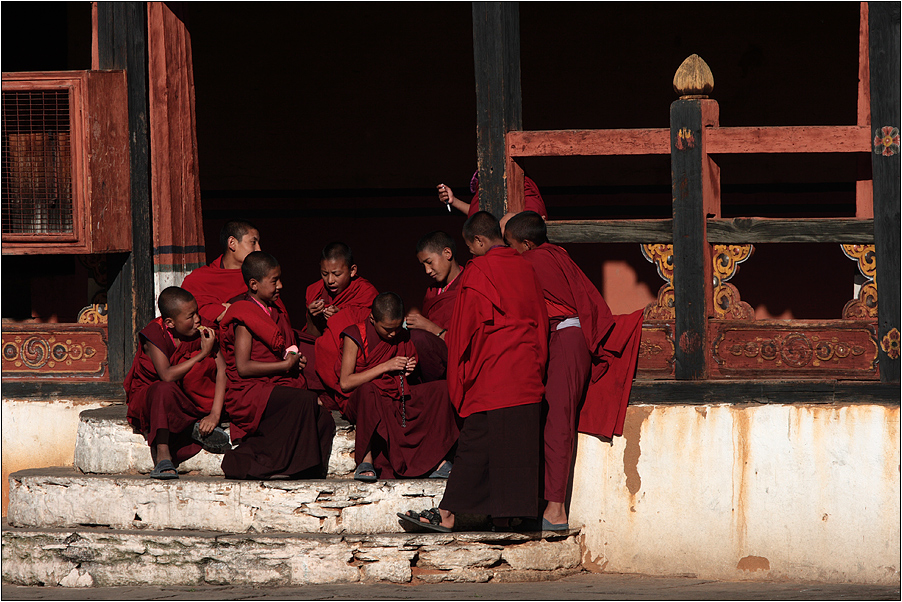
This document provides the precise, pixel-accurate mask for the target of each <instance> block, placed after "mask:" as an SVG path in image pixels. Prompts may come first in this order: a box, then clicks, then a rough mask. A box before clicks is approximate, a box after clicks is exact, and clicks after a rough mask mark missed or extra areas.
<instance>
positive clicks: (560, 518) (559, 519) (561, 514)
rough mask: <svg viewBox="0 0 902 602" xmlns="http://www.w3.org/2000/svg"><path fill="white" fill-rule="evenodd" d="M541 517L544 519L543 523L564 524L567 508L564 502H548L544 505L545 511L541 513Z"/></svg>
mask: <svg viewBox="0 0 902 602" xmlns="http://www.w3.org/2000/svg"><path fill="white" fill-rule="evenodd" d="M542 518H543V519H544V521H545V524H551V525H566V524H567V509H566V508H565V507H564V503H563V502H548V505H547V506H546V507H545V512H544V514H542Z"/></svg>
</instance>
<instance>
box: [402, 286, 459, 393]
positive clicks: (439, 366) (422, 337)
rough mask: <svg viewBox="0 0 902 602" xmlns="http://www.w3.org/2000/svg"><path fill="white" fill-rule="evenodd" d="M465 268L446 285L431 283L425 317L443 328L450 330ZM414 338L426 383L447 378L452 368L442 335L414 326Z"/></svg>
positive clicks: (424, 303)
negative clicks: (449, 326) (439, 285)
mask: <svg viewBox="0 0 902 602" xmlns="http://www.w3.org/2000/svg"><path fill="white" fill-rule="evenodd" d="M462 273H463V271H461V272H460V273H458V275H457V277H456V278H455V279H454V280H453V281H452V282H451V284H449V285H447V287H446V288H444V289H443V288H442V287H438V286H430V287H429V288H428V289H426V297H425V299H423V310H422V314H423V317H424V318H426V319H427V320H429V321H430V322H432V323H434V324H436V325H437V326H438V327H439V328H444V329H447V328H448V325H449V324H450V323H451V315H452V314H453V313H454V302H455V301H456V300H457V293H458V291H460V277H461V274H462ZM410 340H411V341H413V344H414V346H415V347H416V348H417V355H419V358H420V375H421V376H422V378H423V382H432V381H434V380H442V379H444V378H445V375H446V374H447V370H448V345H447V344H446V343H445V341H444V339H442V338H441V337H439V336H437V335H434V334H432V333H431V332H427V331H425V330H421V329H419V328H411V329H410Z"/></svg>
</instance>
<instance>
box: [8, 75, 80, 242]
mask: <svg viewBox="0 0 902 602" xmlns="http://www.w3.org/2000/svg"><path fill="white" fill-rule="evenodd" d="M69 94H70V91H69V88H60V89H51V90H22V91H4V92H3V172H2V173H3V192H2V203H3V219H2V228H3V233H4V234H67V233H71V232H72V231H73V194H72V141H71V124H70V120H69V112H70V111H69V107H70V98H69Z"/></svg>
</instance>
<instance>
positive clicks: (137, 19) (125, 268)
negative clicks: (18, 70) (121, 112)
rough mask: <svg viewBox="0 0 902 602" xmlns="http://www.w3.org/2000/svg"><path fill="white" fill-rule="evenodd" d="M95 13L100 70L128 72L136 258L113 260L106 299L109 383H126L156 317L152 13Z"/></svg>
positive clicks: (117, 5) (137, 6)
mask: <svg viewBox="0 0 902 602" xmlns="http://www.w3.org/2000/svg"><path fill="white" fill-rule="evenodd" d="M96 13H97V17H96V22H97V31H96V33H95V36H96V47H97V67H98V68H99V69H125V70H126V80H127V86H128V122H129V126H128V127H129V140H130V155H131V161H130V166H131V220H132V252H131V253H129V254H117V255H111V256H110V258H109V266H110V278H111V282H110V287H109V291H108V293H107V299H108V303H109V356H110V379H111V380H113V381H119V382H121V381H122V380H123V379H124V378H125V374H126V372H127V370H128V367H129V366H130V365H131V361H132V358H133V357H134V355H135V334H136V333H137V332H138V331H139V330H140V329H142V328H144V325H145V324H147V323H148V322H149V321H150V320H152V319H153V317H154V308H153V303H154V288H153V253H152V238H151V232H150V228H149V224H150V223H151V221H150V159H149V157H150V135H149V130H148V124H147V115H148V102H147V7H146V3H144V2H98V3H97V9H96ZM117 267H118V269H116V268H117Z"/></svg>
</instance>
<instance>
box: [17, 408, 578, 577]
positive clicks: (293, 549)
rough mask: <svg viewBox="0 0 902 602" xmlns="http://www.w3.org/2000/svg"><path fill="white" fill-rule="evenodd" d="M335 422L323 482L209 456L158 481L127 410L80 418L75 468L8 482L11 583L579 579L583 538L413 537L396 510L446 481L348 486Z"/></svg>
mask: <svg viewBox="0 0 902 602" xmlns="http://www.w3.org/2000/svg"><path fill="white" fill-rule="evenodd" d="M336 418H338V417H337V416H336ZM336 422H337V426H338V428H337V429H336V435H335V443H334V445H333V451H332V457H331V458H330V462H329V478H327V479H322V480H304V481H237V480H227V479H225V478H223V477H222V471H221V469H220V467H219V462H220V460H221V456H217V455H214V454H209V453H207V452H201V453H200V454H198V455H197V456H196V457H195V458H192V459H191V460H190V461H189V462H186V463H185V464H183V465H182V466H181V467H180V471H183V472H184V474H183V475H182V476H181V478H180V479H178V480H171V481H157V480H152V479H149V478H147V476H146V473H148V472H150V471H151V470H152V469H153V467H152V466H151V460H150V453H149V451H148V448H147V444H146V443H145V442H144V440H143V438H142V437H141V436H140V435H135V434H133V433H132V432H131V429H130V428H129V427H128V425H127V424H126V422H125V407H124V406H122V405H117V406H110V407H107V408H102V409H99V410H88V411H85V412H82V414H81V422H80V424H79V430H78V436H77V442H76V448H75V467H74V468H44V469H35V470H25V471H20V472H17V473H14V474H13V475H11V476H10V503H9V510H8V517H7V521H6V522H5V523H4V524H3V552H2V571H3V582H4V583H10V584H19V585H51V586H54V585H60V586H85V587H87V586H126V585H185V586H203V585H221V584H234V585H255V586H290V585H301V584H315V583H354V582H364V583H365V582H377V581H387V582H394V583H408V582H438V581H459V582H464V581H467V582H486V581H534V580H543V579H555V578H559V577H562V576H564V575H568V574H572V573H574V572H578V571H580V570H581V567H580V561H581V548H580V539H579V531H578V530H571V531H568V532H562V533H550V532H545V533H493V532H491V531H490V530H488V525H487V523H486V518H485V517H478V516H466V515H464V516H461V517H458V518H459V520H458V528H459V530H457V531H455V532H454V533H447V534H445V533H435V532H431V531H419V530H418V531H417V532H406V531H405V528H406V527H405V526H403V525H402V521H400V520H398V518H397V516H396V515H395V513H396V512H401V511H404V510H407V509H423V508H431V507H434V506H437V505H438V503H439V501H440V500H441V498H442V494H443V492H444V487H445V482H444V481H441V480H435V479H405V480H380V481H378V482H376V483H361V482H358V481H354V480H353V478H351V475H352V473H353V469H354V461H353V449H354V429H353V426H351V425H349V424H348V423H346V422H344V421H343V420H340V419H337V420H336ZM411 528H412V529H416V527H415V526H413V527H411Z"/></svg>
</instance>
